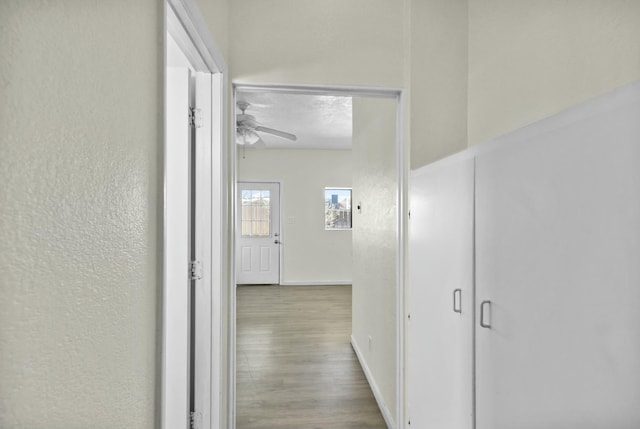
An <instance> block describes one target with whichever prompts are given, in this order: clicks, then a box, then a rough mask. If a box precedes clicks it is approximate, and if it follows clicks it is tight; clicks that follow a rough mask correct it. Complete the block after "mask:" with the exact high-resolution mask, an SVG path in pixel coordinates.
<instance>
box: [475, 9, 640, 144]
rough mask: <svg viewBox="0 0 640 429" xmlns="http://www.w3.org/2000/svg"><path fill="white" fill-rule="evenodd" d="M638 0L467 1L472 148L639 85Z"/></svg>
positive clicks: (639, 16) (639, 19)
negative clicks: (613, 91) (611, 92)
mask: <svg viewBox="0 0 640 429" xmlns="http://www.w3.org/2000/svg"><path fill="white" fill-rule="evenodd" d="M639 23H640V2H639V1H637V0H567V1H556V0H544V1H513V0H469V143H470V144H476V143H481V142H483V141H486V140H488V139H490V138H492V137H495V136H497V135H500V134H504V133H505V132H508V131H511V130H514V129H516V128H519V127H521V126H523V125H526V124H529V123H532V122H535V121H537V120H539V119H542V118H544V117H547V116H550V115H552V114H555V113H557V112H558V111H560V110H563V109H566V108H568V107H571V106H573V105H575V104H577V103H580V102H582V101H585V100H587V99H589V98H591V97H594V96H596V95H598V94H602V93H605V92H607V91H609V90H611V89H613V88H617V87H619V86H622V85H624V84H626V83H629V82H632V81H634V80H638V79H640V43H638V41H639V40H640V25H639Z"/></svg>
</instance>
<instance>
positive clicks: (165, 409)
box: [158, 0, 229, 429]
mask: <svg viewBox="0 0 640 429" xmlns="http://www.w3.org/2000/svg"><path fill="white" fill-rule="evenodd" d="M163 8H164V26H163V35H162V37H163V44H164V63H163V65H164V68H163V82H164V86H163V104H164V105H165V106H166V105H167V90H166V88H167V73H166V70H167V67H168V62H167V59H168V55H167V44H168V37H167V34H170V35H171V37H172V38H173V39H174V40H175V42H176V43H177V44H178V46H179V47H180V49H181V51H182V52H183V53H184V54H185V56H186V57H187V59H188V60H189V62H190V63H191V64H192V65H193V66H194V68H195V70H196V71H197V72H203V73H208V74H210V75H211V83H212V88H211V94H210V96H211V101H212V104H211V111H210V112H209V113H208V114H209V115H211V136H210V138H211V148H212V150H211V158H210V159H206V160H203V165H202V167H203V171H202V174H203V177H205V178H210V185H211V191H212V192H211V201H212V204H211V205H210V206H209V207H207V208H206V209H205V211H206V212H207V213H206V215H207V216H210V218H211V229H210V230H209V231H208V232H207V233H206V234H204V237H203V246H204V248H206V249H207V252H205V253H206V254H207V257H206V258H203V261H202V271H203V273H211V275H209V276H205V277H204V281H206V285H205V287H208V288H210V290H211V300H210V301H208V302H205V303H203V305H204V306H206V307H207V309H208V310H210V312H209V313H210V314H211V316H210V320H207V321H197V322H196V323H199V324H200V323H203V324H204V325H202V328H203V329H204V330H205V331H207V333H208V334H207V335H209V336H210V339H211V347H210V348H208V349H207V350H206V355H207V356H203V358H204V359H207V360H208V361H209V362H211V363H212V368H211V374H210V377H208V380H207V381H206V384H208V388H207V390H208V392H209V397H208V398H206V399H207V401H206V402H205V404H204V405H203V412H205V413H208V415H209V416H210V421H211V423H210V428H206V429H219V428H220V427H222V425H223V424H224V422H223V421H222V414H223V412H222V410H223V408H222V404H223V403H224V399H225V398H224V394H223V392H224V389H223V388H222V385H221V382H222V375H223V367H222V363H223V361H224V358H225V356H223V353H222V343H223V340H224V338H223V331H222V326H223V325H224V323H223V319H222V316H223V306H222V305H221V302H223V299H222V298H223V295H224V293H225V289H226V288H225V287H224V286H223V285H224V284H225V283H226V280H225V279H227V278H228V268H227V267H228V264H227V261H228V258H227V254H226V249H227V246H228V236H227V233H226V230H227V228H226V225H228V222H229V219H228V203H227V202H228V200H229V199H228V197H229V195H228V189H227V183H228V173H229V169H228V168H227V160H228V149H227V148H228V145H227V141H228V129H229V128H228V121H227V118H228V109H227V104H228V83H227V75H228V71H227V70H228V69H227V65H226V63H225V61H224V57H223V55H222V53H221V51H220V49H219V48H218V46H217V44H216V43H215V41H214V39H213V37H212V36H211V34H210V33H209V30H208V27H207V25H206V23H205V21H204V18H203V17H202V13H201V12H200V10H199V9H198V7H197V5H196V3H195V0H165V1H164V2H163ZM163 115H164V117H163V123H164V127H165V128H164V129H166V126H167V123H168V122H169V121H170V119H171V118H169V117H167V114H166V107H165V109H164V110H163ZM164 129H163V134H164V136H163V170H162V180H163V197H162V202H163V211H162V213H161V219H162V254H161V256H160V258H161V266H162V273H161V278H162V296H161V297H160V298H159V300H161V301H162V330H161V339H160V340H161V341H160V342H159V347H158V353H159V355H160V356H161V359H162V363H161V366H160V368H159V369H158V373H159V374H160V379H161V388H160V389H159V398H158V401H159V404H160V410H159V416H158V418H159V419H160V426H161V428H163V429H173V428H176V427H178V428H179V427H180V426H182V427H183V428H187V427H191V426H190V424H189V422H188V421H185V422H173V421H168V420H169V419H172V418H175V417H171V416H178V415H181V413H183V412H184V411H183V410H177V409H176V408H178V407H179V406H180V405H179V404H176V403H175V401H172V397H171V395H172V391H171V388H170V386H171V383H172V381H176V380H177V381H178V382H181V380H182V379H183V378H184V377H185V373H186V371H187V368H175V367H170V366H168V365H167V364H166V363H167V354H168V351H170V350H171V347H172V344H173V338H174V336H173V335H174V334H175V333H172V331H171V327H170V326H168V323H167V321H168V315H170V314H173V312H175V311H180V309H177V308H176V305H175V303H174V302H172V301H171V300H169V299H167V297H168V284H167V281H168V277H167V273H168V270H171V269H175V264H172V261H173V260H174V259H172V251H173V249H171V248H170V246H168V245H167V237H168V236H169V235H170V234H175V232H174V231H176V230H177V229H179V228H181V227H182V225H171V224H169V223H168V221H167V213H168V212H169V209H170V208H171V207H172V202H171V200H170V199H168V198H167V191H168V189H169V185H170V184H169V183H168V178H167V170H168V168H169V169H170V168H175V160H173V159H171V158H170V157H168V156H167V154H168V144H169V142H168V141H167V135H166V133H165V132H164ZM214 173H215V174H214ZM198 174H199V173H198ZM199 177H201V176H199ZM185 262H186V261H185ZM171 266H173V267H174V268H171ZM184 270H185V285H186V284H187V282H188V276H187V273H188V266H186V265H185V267H184ZM198 326H201V325H198ZM187 399H188V398H187ZM182 423H184V424H182Z"/></svg>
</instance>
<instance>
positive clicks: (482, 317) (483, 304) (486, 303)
mask: <svg viewBox="0 0 640 429" xmlns="http://www.w3.org/2000/svg"><path fill="white" fill-rule="evenodd" d="M485 307H487V308H488V309H489V311H488V312H485V311H484V309H485ZM486 314H488V315H489V317H488V319H489V322H488V323H487V322H485V315H486ZM480 326H482V327H483V328H487V329H491V301H482V302H481V303H480Z"/></svg>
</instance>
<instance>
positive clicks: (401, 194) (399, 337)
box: [396, 91, 409, 427]
mask: <svg viewBox="0 0 640 429" xmlns="http://www.w3.org/2000/svg"><path fill="white" fill-rule="evenodd" d="M404 102H405V97H404V93H403V92H402V91H401V92H400V94H399V95H398V99H397V103H398V105H397V109H396V115H397V116H396V162H397V174H398V194H397V207H398V209H397V215H398V219H397V221H398V227H397V228H398V231H397V234H396V240H397V242H396V245H397V249H398V253H397V255H396V256H397V260H396V266H397V272H396V284H397V287H396V421H397V422H400V425H401V427H404V421H405V418H404V415H405V401H404V396H405V381H406V380H405V370H404V363H405V362H404V356H405V345H406V341H405V320H406V319H405V317H406V309H405V298H404V297H405V287H406V266H405V261H406V252H407V249H406V247H405V246H406V239H405V237H406V236H407V227H406V225H407V224H406V220H407V218H408V215H409V208H408V203H407V200H408V198H407V193H408V187H407V183H408V180H407V177H408V171H409V168H408V166H409V152H408V151H407V146H406V145H405V141H404V138H405V136H404V130H405V128H404V126H405V124H404V108H405V106H404Z"/></svg>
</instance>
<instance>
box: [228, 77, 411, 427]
mask: <svg viewBox="0 0 640 429" xmlns="http://www.w3.org/2000/svg"><path fill="white" fill-rule="evenodd" d="M246 92H253V93H273V92H276V93H283V94H301V95H322V96H329V97H349V98H350V99H351V100H353V103H355V105H356V109H358V110H357V111H358V113H357V114H356V119H354V121H355V123H356V125H355V130H354V133H357V134H358V135H357V142H358V143H357V144H358V148H357V151H358V154H357V155H354V156H353V158H354V160H355V162H356V165H357V168H358V169H360V170H361V171H363V172H364V173H363V174H361V175H359V176H357V180H356V181H355V182H354V183H353V188H354V189H353V204H352V206H353V210H354V213H353V224H354V228H353V231H351V230H349V231H348V232H347V231H336V230H333V231H332V230H327V229H325V217H324V216H325V189H326V188H350V187H351V186H352V183H348V184H346V186H345V183H342V182H338V181H336V180H334V181H326V182H325V183H324V184H323V186H322V187H321V188H320V189H315V188H314V187H312V186H311V185H310V183H311V182H312V181H313V180H312V175H313V169H314V168H315V167H313V166H312V167H309V168H307V167H304V166H300V165H297V162H294V161H291V160H292V159H293V158H290V159H289V162H287V161H284V160H280V162H277V163H271V164H270V163H266V162H264V161H257V162H256V163H255V164H253V165H254V166H255V168H254V169H253V170H251V173H250V176H251V177H250V178H253V179H258V178H259V177H257V171H259V170H261V169H262V170H265V171H266V172H267V173H266V174H269V175H270V178H271V179H279V178H280V177H281V174H285V173H286V172H285V171H284V170H286V167H285V166H287V165H293V166H294V167H296V166H297V170H301V171H302V173H303V175H304V177H303V178H302V179H299V180H297V181H294V182H291V183H295V184H296V185H297V186H298V187H297V188H296V191H297V192H290V191H291V187H292V186H293V185H290V184H289V182H287V181H286V180H283V186H284V187H285V188H286V189H287V195H291V193H293V194H298V195H310V196H311V198H312V200H314V202H312V203H305V202H300V201H297V202H294V203H291V200H289V201H288V202H282V206H283V215H282V218H283V222H282V224H283V225H282V227H283V229H282V230H281V231H280V233H281V234H282V235H283V236H284V238H285V239H284V246H283V247H284V249H285V250H287V247H288V246H289V245H290V243H289V240H290V239H291V237H292V235H294V234H291V233H289V232H287V230H289V231H293V230H297V231H303V230H304V229H303V228H302V227H301V222H303V221H304V220H305V219H306V216H303V215H302V214H301V213H303V211H304V210H306V211H307V212H305V213H311V214H310V215H309V216H316V213H317V214H318V216H319V219H320V220H319V221H318V222H317V223H318V225H315V223H316V222H315V221H314V222H313V223H314V225H312V226H310V227H307V229H308V228H311V227H313V228H316V227H317V226H319V227H320V230H321V231H318V233H319V234H320V235H322V236H325V237H329V236H333V238H335V237H341V238H344V237H347V236H349V237H350V236H351V233H352V232H353V234H356V236H357V238H353V239H348V240H347V241H348V243H349V246H350V247H349V251H351V246H352V243H357V246H354V247H353V248H356V247H357V248H358V249H359V250H358V252H359V255H360V257H359V258H358V259H357V261H356V260H354V263H353V264H352V265H353V266H356V265H357V268H358V270H359V271H358V274H354V276H353V278H351V276H349V278H347V276H346V275H344V274H343V275H342V278H340V279H339V280H343V281H338V279H335V278H334V280H333V281H331V282H329V281H328V280H326V279H323V278H322V277H316V278H314V279H312V281H308V279H306V278H302V277H299V276H300V273H299V272H298V273H296V274H297V275H298V277H297V278H296V277H294V276H292V275H291V272H289V273H287V269H289V270H290V269H291V265H290V264H289V263H290V260H291V258H294V257H296V256H299V254H300V252H293V256H292V255H289V254H287V253H285V256H284V259H285V262H284V265H285V268H284V270H285V272H284V273H281V283H283V284H291V285H296V286H297V285H306V284H315V285H319V284H341V283H342V284H343V283H345V281H344V280H348V281H349V283H351V282H352V281H353V284H354V286H353V296H354V302H353V305H352V309H353V320H354V321H353V326H352V330H351V338H350V343H351V346H352V348H353V350H354V351H355V354H356V355H357V359H358V361H359V362H360V366H361V367H362V370H363V371H364V373H365V374H366V376H367V379H368V381H369V386H370V388H371V390H372V391H373V394H374V395H375V399H376V401H377V402H378V406H379V408H380V410H381V412H382V414H383V416H384V419H385V421H386V422H387V426H388V427H395V426H396V422H401V421H402V420H401V416H402V405H401V404H402V393H403V379H402V375H401V374H402V365H401V362H402V354H403V346H402V343H403V341H402V338H403V330H404V323H403V314H404V310H403V298H402V296H403V290H402V284H403V282H402V278H403V254H402V253H403V238H402V236H403V234H402V233H401V232H402V231H403V225H404V222H403V217H404V216H403V213H405V208H404V206H403V204H404V197H403V183H404V174H405V173H404V172H405V166H404V162H405V161H404V160H405V156H404V151H403V149H402V144H401V126H400V124H402V120H401V117H402V115H401V109H400V105H401V92H400V91H396V90H384V89H381V90H378V89H375V90H368V89H358V88H348V89H345V88H315V87H306V86H285V87H283V86H268V87H264V86H252V85H236V87H235V91H234V96H235V99H236V101H237V100H238V99H239V97H238V96H239V95H242V94H243V93H246ZM234 104H235V103H234ZM244 107H245V108H246V106H244ZM249 112H250V108H249V109H247V111H246V112H245V111H244V109H243V111H242V114H243V115H245V114H246V113H249ZM256 112H257V109H256ZM380 112H385V115H387V119H390V121H389V122H386V123H385V121H381V120H376V115H379V114H380ZM255 117H256V121H259V120H260V119H262V118H261V117H260V116H259V115H258V114H257V113H256V114H255ZM378 119H379V117H378ZM265 125H266V126H273V125H272V124H271V123H265ZM282 129H283V130H284V131H286V132H287V133H292V134H295V133H293V131H294V130H292V129H289V128H286V127H283V128H282ZM381 136H383V137H384V139H385V143H384V144H380V145H376V144H374V142H375V141H376V139H378V138H379V137H380V138H382V137H381ZM237 140H238V139H236V142H237ZM254 140H256V141H260V140H257V139H254ZM265 141H266V139H265ZM297 143H298V144H300V145H304V144H305V142H304V140H303V139H298V141H297ZM268 145H269V142H268V141H266V146H268ZM294 151H295V150H294ZM234 152H236V156H235V157H234V159H236V160H237V161H236V162H247V161H248V159H249V158H251V157H257V156H258V155H257V154H258V153H267V152H270V150H269V149H268V147H267V149H266V150H265V149H263V150H262V151H261V152H258V149H254V148H252V147H249V146H245V145H238V144H236V145H234ZM296 152H304V151H302V150H298V151H296ZM327 153H328V151H324V152H314V156H315V157H316V158H317V162H318V163H319V164H321V163H322V161H320V160H321V159H325V158H324V156H325V155H326V154H327ZM238 154H240V155H242V160H240V158H239V157H238V156H237V155H238ZM232 156H233V155H232ZM245 157H246V158H247V159H245ZM331 162H332V161H326V162H324V165H325V167H326V168H327V169H328V168H329V167H330V165H331ZM240 167H242V165H240ZM235 169H236V170H235V173H234V177H235V179H236V180H235V181H236V183H237V181H238V180H246V179H245V178H246V176H244V175H243V176H242V177H240V176H239V173H238V170H239V165H238V164H236V165H235ZM354 177H355V176H354ZM337 182H338V183H337ZM301 184H303V185H305V187H303V188H302V189H300V187H299V185H301ZM236 186H239V185H238V184H237V185H236ZM293 187H294V188H295V186H293ZM234 195H240V194H239V192H238V190H237V189H236V191H235V192H234ZM316 199H317V203H318V204H319V210H316V209H315V208H313V207H316V206H315V204H316V201H315V200H316ZM237 204H238V202H237V201H235V204H234V206H237ZM292 204H293V205H292ZM294 206H295V207H294ZM298 209H299V210H300V211H297V210H298ZM303 209H304V210H303ZM237 218H238V217H237V216H236V217H235V219H236V222H237ZM382 224H384V225H386V226H388V228H386V229H385V230H384V231H383V232H381V234H380V235H379V236H376V234H377V232H376V225H382ZM238 228H240V225H238V224H237V223H236V225H234V228H233V229H234V231H238ZM347 234H348V235H347ZM298 235H299V234H295V236H298ZM315 242H316V241H315V240H307V243H308V244H309V247H314V246H313V244H314V243H315ZM377 250H381V251H380V252H378V251H377ZM325 253H332V252H331V251H329V252H325ZM333 253H335V252H333ZM234 255H235V258H236V259H237V258H238V251H237V249H236V250H235V251H234ZM370 256H372V258H370ZM368 259H369V260H368ZM237 265H238V261H237V260H236V261H235V263H234V266H237ZM296 265H297V264H296ZM315 265H316V266H321V267H322V268H323V269H324V270H331V269H332V267H331V265H330V264H323V263H316V264H315ZM372 265H373V266H372ZM369 268H371V269H369ZM379 269H380V270H382V271H384V273H383V274H382V275H378V274H380V273H381V272H382V271H378V270H379ZM316 274H317V273H316ZM320 275H322V273H321V274H320ZM368 281H370V282H371V283H372V284H374V286H372V287H370V288H369V289H368V290H367V288H366V286H363V284H364V283H366V282H368ZM237 283H241V282H240V281H237V279H236V281H234V282H232V291H231V293H230V297H231V300H232V305H231V310H232V315H231V318H230V323H231V324H232V326H231V328H232V329H231V340H232V342H233V344H232V349H231V350H232V353H234V356H233V357H232V359H231V367H232V368H231V371H230V375H229V377H230V380H231V382H230V388H231V389H233V390H232V395H231V396H230V397H231V398H232V400H233V399H235V365H236V356H235V350H236V348H235V341H236V326H235V324H236V317H237V314H236V311H237V310H236V296H237V295H236V293H237V291H236V286H235V285H236V284H237ZM291 323H295V321H291ZM348 343H349V339H347V344H348ZM231 412H232V416H233V417H232V420H233V422H232V426H231V427H235V414H234V413H235V407H234V406H232V407H231Z"/></svg>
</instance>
